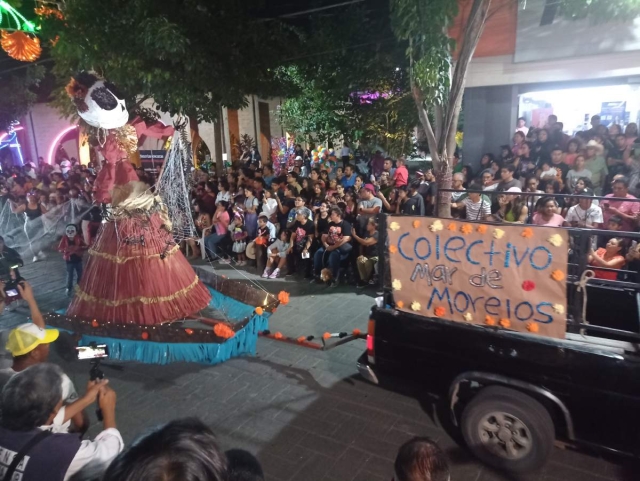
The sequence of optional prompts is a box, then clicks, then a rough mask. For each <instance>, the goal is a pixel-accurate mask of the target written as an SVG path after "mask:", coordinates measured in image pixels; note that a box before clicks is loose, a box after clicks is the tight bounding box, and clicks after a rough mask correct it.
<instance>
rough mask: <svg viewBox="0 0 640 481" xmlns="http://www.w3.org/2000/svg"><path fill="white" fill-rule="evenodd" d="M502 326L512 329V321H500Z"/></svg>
mask: <svg viewBox="0 0 640 481" xmlns="http://www.w3.org/2000/svg"><path fill="white" fill-rule="evenodd" d="M500 325H501V326H502V327H504V328H507V327H511V321H510V320H509V319H506V318H504V319H500Z"/></svg>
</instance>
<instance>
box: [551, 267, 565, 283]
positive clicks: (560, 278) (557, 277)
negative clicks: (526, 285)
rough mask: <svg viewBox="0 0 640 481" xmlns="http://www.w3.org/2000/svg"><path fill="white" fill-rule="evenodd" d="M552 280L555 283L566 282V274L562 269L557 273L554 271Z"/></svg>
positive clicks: (557, 270)
mask: <svg viewBox="0 0 640 481" xmlns="http://www.w3.org/2000/svg"><path fill="white" fill-rule="evenodd" d="M551 278H552V279H553V280H554V281H558V282H560V281H563V280H564V272H562V271H561V270H560V269H556V270H555V271H553V272H552V273H551Z"/></svg>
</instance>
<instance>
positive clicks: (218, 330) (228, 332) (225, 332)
mask: <svg viewBox="0 0 640 481" xmlns="http://www.w3.org/2000/svg"><path fill="white" fill-rule="evenodd" d="M213 332H215V334H216V336H218V337H221V338H223V339H231V338H232V337H233V336H235V335H236V333H235V332H233V329H231V328H230V327H229V326H227V325H226V324H222V323H220V324H216V325H215V326H213Z"/></svg>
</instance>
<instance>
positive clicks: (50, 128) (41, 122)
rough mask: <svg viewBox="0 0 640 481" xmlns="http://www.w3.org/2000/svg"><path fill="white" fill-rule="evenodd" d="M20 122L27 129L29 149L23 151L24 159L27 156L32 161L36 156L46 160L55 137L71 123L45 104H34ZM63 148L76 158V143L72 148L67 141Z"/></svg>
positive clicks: (35, 159)
mask: <svg viewBox="0 0 640 481" xmlns="http://www.w3.org/2000/svg"><path fill="white" fill-rule="evenodd" d="M32 122H33V123H32ZM21 123H22V125H23V126H24V128H25V129H26V130H27V132H28V135H27V138H28V139H29V149H28V151H25V152H24V156H25V160H26V158H27V157H28V158H30V159H31V160H32V161H34V162H35V161H37V159H38V156H40V157H44V161H45V162H48V160H49V159H48V155H49V150H50V149H51V146H52V144H53V142H54V140H55V139H56V137H57V136H58V135H59V134H60V133H61V132H62V131H63V130H65V129H67V128H69V127H70V126H72V125H73V124H72V123H71V122H70V121H69V120H67V119H63V118H61V116H60V114H59V113H58V111H57V110H56V109H54V108H53V107H50V106H49V105H47V104H36V105H34V106H33V108H32V109H31V112H30V115H27V116H26V117H25V118H24V119H23V120H22V121H21ZM65 148H66V149H67V153H68V154H69V155H70V156H71V157H75V158H78V149H77V143H76V147H75V148H73V147H72V146H71V143H69V142H67V144H65ZM25 150H26V149H25Z"/></svg>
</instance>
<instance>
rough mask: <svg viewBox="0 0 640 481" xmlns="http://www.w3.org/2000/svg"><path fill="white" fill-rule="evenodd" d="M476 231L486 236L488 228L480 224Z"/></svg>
mask: <svg viewBox="0 0 640 481" xmlns="http://www.w3.org/2000/svg"><path fill="white" fill-rule="evenodd" d="M476 231H477V232H478V234H485V233H486V232H487V226H486V225H484V224H480V225H479V226H478V228H477V229H476Z"/></svg>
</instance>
